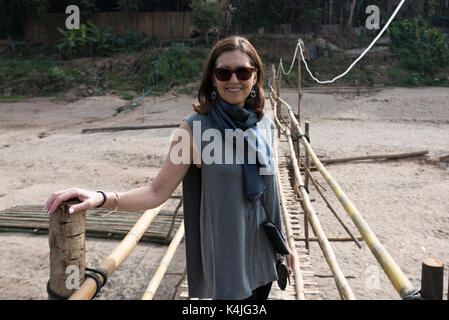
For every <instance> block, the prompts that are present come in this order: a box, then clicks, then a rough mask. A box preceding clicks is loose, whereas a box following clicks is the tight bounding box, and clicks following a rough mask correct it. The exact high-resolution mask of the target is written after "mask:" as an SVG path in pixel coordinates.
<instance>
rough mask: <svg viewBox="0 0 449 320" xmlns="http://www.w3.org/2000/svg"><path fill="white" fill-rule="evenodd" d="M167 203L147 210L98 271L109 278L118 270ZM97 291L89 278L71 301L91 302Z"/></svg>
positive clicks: (102, 280)
mask: <svg viewBox="0 0 449 320" xmlns="http://www.w3.org/2000/svg"><path fill="white" fill-rule="evenodd" d="M166 203H167V202H164V203H163V204H161V205H160V206H159V207H157V208H154V209H150V210H146V211H145V212H144V213H143V214H142V216H141V217H140V218H139V220H138V221H137V222H136V224H135V225H134V227H133V228H132V229H131V230H130V231H129V232H128V234H127V235H126V237H125V238H124V239H123V240H122V241H121V242H120V244H119V245H118V246H117V247H116V248H115V249H114V250H113V251H112V252H111V253H110V254H109V256H107V257H106V259H104V260H103V261H102V262H101V263H100V265H99V267H98V268H97V269H103V270H104V271H106V273H107V275H108V277H110V276H111V275H112V273H113V272H114V271H115V270H117V268H118V267H119V266H120V265H121V264H122V262H123V261H124V260H125V259H126V257H127V256H128V255H129V254H130V253H131V251H132V250H133V249H134V247H135V246H136V245H137V243H138V242H139V240H140V238H141V237H142V235H143V234H144V233H145V231H146V230H147V229H148V227H149V226H150V224H151V222H152V221H153V219H154V218H155V217H156V216H157V215H158V213H159V212H160V211H161V210H162V208H163V207H164V206H165V204H166ZM99 278H100V280H101V283H102V284H104V282H105V279H103V277H102V276H101V275H100V276H99ZM96 290H97V284H96V282H95V280H94V279H92V278H87V279H85V280H84V282H83V283H82V285H81V287H80V288H79V289H78V290H77V291H75V293H74V294H72V296H70V298H69V300H89V299H92V298H93V297H94V295H95V292H96Z"/></svg>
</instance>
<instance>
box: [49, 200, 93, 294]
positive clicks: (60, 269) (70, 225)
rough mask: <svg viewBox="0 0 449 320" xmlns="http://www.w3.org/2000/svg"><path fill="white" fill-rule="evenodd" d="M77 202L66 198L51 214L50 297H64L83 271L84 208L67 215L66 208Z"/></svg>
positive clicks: (76, 284)
mask: <svg viewBox="0 0 449 320" xmlns="http://www.w3.org/2000/svg"><path fill="white" fill-rule="evenodd" d="M75 203H79V201H73V200H70V201H65V202H63V203H62V204H61V205H60V206H59V208H58V209H57V210H56V212H54V213H53V214H51V215H50V218H49V220H50V221H49V230H48V243H49V246H50V280H49V281H48V283H47V292H48V299H49V300H65V299H67V298H68V297H70V295H71V294H72V293H73V292H74V291H75V290H76V289H78V287H79V282H80V280H82V279H83V278H84V272H85V252H86V251H85V239H86V234H85V227H86V210H83V211H80V212H77V213H74V214H70V213H69V210H68V209H69V207H70V206H71V205H73V204H75Z"/></svg>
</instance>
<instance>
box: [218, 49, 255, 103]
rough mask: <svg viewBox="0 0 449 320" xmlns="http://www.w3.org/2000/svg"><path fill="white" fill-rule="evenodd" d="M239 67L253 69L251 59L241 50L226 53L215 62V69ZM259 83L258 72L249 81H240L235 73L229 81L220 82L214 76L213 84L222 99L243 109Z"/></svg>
mask: <svg viewBox="0 0 449 320" xmlns="http://www.w3.org/2000/svg"><path fill="white" fill-rule="evenodd" d="M238 67H252V66H251V63H250V60H249V57H248V56H247V55H246V54H244V53H243V52H241V51H240V50H234V51H227V52H224V53H223V54H222V55H221V56H219V57H218V59H217V60H216V62H215V68H227V69H231V70H235V69H236V68H238ZM256 82H257V72H253V73H252V75H251V77H250V78H249V79H248V80H239V79H238V78H237V75H236V74H235V73H232V76H231V78H230V79H229V80H227V81H220V80H218V79H216V77H215V75H214V74H213V75H212V83H213V85H214V87H215V88H217V91H218V94H219V95H220V97H221V98H222V99H223V100H225V101H226V102H227V103H229V104H233V105H238V106H240V107H243V106H244V104H245V101H246V98H248V96H249V94H250V92H251V88H252V87H253V86H254V85H255V84H256Z"/></svg>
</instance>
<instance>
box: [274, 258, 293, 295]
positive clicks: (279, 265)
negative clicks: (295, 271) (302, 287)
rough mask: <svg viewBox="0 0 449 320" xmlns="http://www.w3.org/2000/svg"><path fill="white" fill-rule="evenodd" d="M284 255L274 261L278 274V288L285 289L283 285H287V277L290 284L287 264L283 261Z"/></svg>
mask: <svg viewBox="0 0 449 320" xmlns="http://www.w3.org/2000/svg"><path fill="white" fill-rule="evenodd" d="M284 260H285V259H284V257H281V258H280V259H278V260H277V261H276V271H277V274H278V286H279V289H281V290H285V287H286V286H287V279H288V283H289V284H290V274H289V273H288V269H287V266H286V264H285V261H284Z"/></svg>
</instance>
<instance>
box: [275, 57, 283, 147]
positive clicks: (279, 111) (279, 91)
mask: <svg viewBox="0 0 449 320" xmlns="http://www.w3.org/2000/svg"><path fill="white" fill-rule="evenodd" d="M278 71H279V79H277V81H276V84H277V92H276V96H277V97H280V96H281V85H282V59H281V62H280V63H279V70H278ZM276 117H277V118H278V119H282V117H281V101H280V100H279V99H278V100H277V103H276ZM280 137H281V129H280V128H278V138H280Z"/></svg>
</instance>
